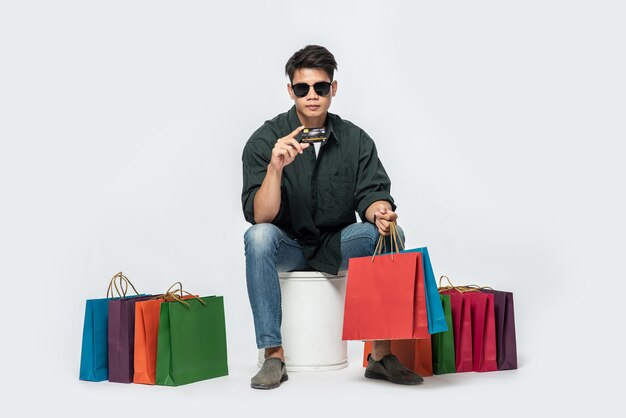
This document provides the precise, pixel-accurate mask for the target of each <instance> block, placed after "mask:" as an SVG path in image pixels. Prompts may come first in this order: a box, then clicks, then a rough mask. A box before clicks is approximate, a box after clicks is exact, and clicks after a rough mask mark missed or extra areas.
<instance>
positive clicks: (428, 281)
mask: <svg viewBox="0 0 626 418" xmlns="http://www.w3.org/2000/svg"><path fill="white" fill-rule="evenodd" d="M400 252H402V253H405V252H408V253H410V252H418V253H421V254H422V262H423V263H424V287H425V288H426V310H427V311H428V333H430V334H436V333H438V332H445V331H447V330H448V325H447V323H446V317H445V315H444V312H443V307H442V305H441V300H440V299H439V291H438V290H437V281H436V280H435V274H434V272H433V266H432V265H431V264H430V256H429V255H428V248H426V247H422V248H414V249H411V250H404V251H400Z"/></svg>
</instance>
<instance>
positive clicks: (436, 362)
mask: <svg viewBox="0 0 626 418" xmlns="http://www.w3.org/2000/svg"><path fill="white" fill-rule="evenodd" d="M439 297H440V300H441V305H442V308H443V312H444V315H445V318H446V323H447V326H448V330H447V331H446V332H440V333H437V334H433V335H431V340H432V350H433V373H434V374H445V373H456V365H455V357H454V327H453V325H452V310H451V308H450V295H444V294H440V295H439Z"/></svg>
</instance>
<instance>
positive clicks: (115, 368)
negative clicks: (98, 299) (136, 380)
mask: <svg viewBox="0 0 626 418" xmlns="http://www.w3.org/2000/svg"><path fill="white" fill-rule="evenodd" d="M150 298H152V296H150V295H144V296H136V297H133V298H121V299H115V300H110V301H109V333H108V334H109V335H108V336H109V382H116V383H132V381H133V363H134V360H133V356H134V353H135V304H136V303H137V302H139V301H144V300H148V299H150Z"/></svg>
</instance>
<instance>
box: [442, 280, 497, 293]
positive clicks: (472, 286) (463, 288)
mask: <svg viewBox="0 0 626 418" xmlns="http://www.w3.org/2000/svg"><path fill="white" fill-rule="evenodd" d="M444 278H445V279H446V281H447V282H448V286H442V285H441V282H442V281H443V279H444ZM482 289H491V288H490V287H489V288H488V287H479V286H477V285H475V284H469V285H465V286H455V285H453V284H452V282H451V281H450V278H449V277H448V276H441V277H440V278H439V287H438V288H437V290H438V291H439V292H442V291H447V290H456V291H457V292H459V293H465V292H478V291H480V290H482Z"/></svg>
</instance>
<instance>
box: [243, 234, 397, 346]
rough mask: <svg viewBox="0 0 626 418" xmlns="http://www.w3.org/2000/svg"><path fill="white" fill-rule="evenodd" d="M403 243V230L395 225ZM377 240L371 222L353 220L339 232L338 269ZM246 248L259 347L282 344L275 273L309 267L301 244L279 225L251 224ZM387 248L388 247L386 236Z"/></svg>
mask: <svg viewBox="0 0 626 418" xmlns="http://www.w3.org/2000/svg"><path fill="white" fill-rule="evenodd" d="M398 234H399V237H400V239H401V240H402V243H404V233H403V232H402V229H400V227H398ZM377 241H378V230H377V229H376V227H375V226H374V225H373V224H370V223H355V224H352V225H349V226H347V227H345V228H344V229H343V230H342V231H341V254H342V262H341V268H340V270H344V271H345V270H347V268H348V260H349V259H350V258H352V257H364V256H367V255H372V254H373V253H374V249H375V247H376V242H377ZM244 244H245V250H246V281H247V285H248V297H249V298H250V305H251V307H252V315H253V318H254V329H255V332H256V343H257V347H258V348H268V347H276V346H280V345H282V340H281V334H280V325H281V320H282V309H281V295H280V285H279V282H278V272H279V271H280V272H284V271H294V270H311V267H310V266H309V265H308V263H307V261H306V259H305V258H304V254H303V253H302V246H301V245H300V243H298V241H297V240H294V239H291V238H289V237H288V236H287V234H286V233H285V232H284V231H283V230H281V229H280V228H279V227H277V226H276V225H273V224H269V223H261V224H256V225H253V226H251V227H250V228H249V229H248V230H247V231H246V233H245V235H244ZM386 248H387V249H390V248H391V245H390V242H389V237H387V239H386Z"/></svg>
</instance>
